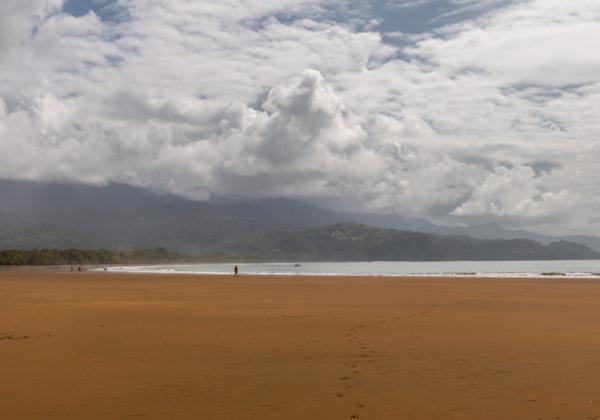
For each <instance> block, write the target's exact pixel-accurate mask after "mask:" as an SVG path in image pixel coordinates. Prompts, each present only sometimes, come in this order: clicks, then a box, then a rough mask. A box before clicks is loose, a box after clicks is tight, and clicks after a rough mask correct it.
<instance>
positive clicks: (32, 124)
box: [0, 0, 600, 233]
mask: <svg viewBox="0 0 600 420" xmlns="http://www.w3.org/2000/svg"><path fill="white" fill-rule="evenodd" d="M104 3H105V2H103V3H102V4H103V7H104ZM61 4H62V2H60V1H58V0H52V1H42V0H35V1H34V0H28V1H21V2H15V1H9V2H3V3H2V5H0V28H1V29H0V31H2V32H0V35H1V36H0V40H2V41H0V52H2V54H0V57H2V58H0V70H1V71H0V149H1V150H0V152H1V153H0V177H8V178H27V179H68V180H78V181H83V182H93V183H102V182H108V181H121V182H128V183H132V184H135V185H140V186H146V187H150V188H154V189H156V190H160V191H170V192H175V193H179V194H184V195H188V196H191V197H195V198H208V197H210V196H211V195H212V194H219V195H221V194H236V195H240V194H241V195H245V196H249V197H265V196H287V197H302V198H306V199H309V200H317V201H319V202H320V203H323V202H327V203H328V204H329V205H331V206H338V207H342V206H343V207H345V208H352V209H362V210H371V211H382V212H395V213H398V214H405V215H413V216H422V217H429V218H432V219H435V220H437V221H442V222H449V223H472V222H479V221H486V220H494V221H498V222H500V223H504V224H505V225H507V226H516V225H519V226H529V227H536V228H538V229H540V230H544V231H548V232H552V231H554V230H555V229H557V226H558V228H559V229H561V231H564V232H570V231H576V230H581V229H586V227H588V226H590V227H592V228H593V229H595V228H597V224H594V223H595V222H591V220H593V215H592V213H593V212H594V210H593V209H594V208H595V206H596V204H597V203H596V202H595V201H594V199H592V198H590V197H594V196H597V195H598V192H599V191H598V190H597V188H598V187H597V185H600V183H598V181H600V180H599V179H598V178H597V171H596V169H595V168H596V167H597V166H596V165H597V164H598V163H599V162H598V158H599V157H600V153H599V152H600V150H598V146H597V135H598V133H599V132H600V123H599V122H598V118H597V115H599V114H600V109H599V107H600V105H599V104H600V80H599V76H598V74H600V73H599V72H598V70H600V61H598V59H597V57H596V55H594V54H593V53H591V51H593V48H594V45H593V42H594V39H596V38H597V36H598V34H600V28H599V25H600V8H599V7H598V6H596V5H595V3H594V2H590V1H588V0H572V1H569V2H562V1H553V0H552V1H549V0H544V1H519V2H509V1H489V2H486V3H485V4H482V3H479V2H473V1H465V0H460V1H458V0H452V1H448V2H445V3H444V5H445V6H444V7H443V8H441V9H440V10H441V11H440V14H439V16H438V17H439V20H440V21H442V22H443V21H448V20H449V19H450V20H452V22H453V23H452V24H451V25H447V26H443V27H439V28H437V29H431V30H428V31H425V32H423V33H421V34H419V35H416V36H411V37H404V38H403V39H402V43H401V44H397V45H395V44H391V43H389V42H391V41H390V39H392V38H389V37H387V36H386V33H385V32H382V33H378V32H375V28H378V26H377V25H376V24H374V23H372V22H375V21H378V20H382V19H383V18H384V17H383V16H377V15H373V16H368V15H365V16H364V18H363V20H364V22H363V23H362V24H358V23H357V22H358V21H357V20H355V19H354V18H353V20H348V21H340V19H339V16H351V15H352V13H350V12H348V11H347V8H349V7H351V6H352V2H350V1H341V0H340V1H335V0H327V1H317V0H283V1H281V0H278V1H275V0H272V1H271V0H269V1H261V2H252V1H247V0H227V1H221V2H192V1H185V0H168V1H164V0H163V1H158V0H129V1H127V2H115V3H114V4H112V5H110V8H111V13H115V15H118V16H120V18H119V19H107V18H105V17H104V16H99V15H98V14H96V13H95V12H94V10H93V8H92V9H90V11H89V12H87V13H77V16H74V15H72V14H69V13H66V12H64V11H63V12H61ZM402 4H403V5H404V6H406V7H402V8H400V9H398V10H400V12H403V10H408V11H410V10H415V9H418V8H419V7H425V6H426V2H418V3H414V2H412V3H411V2H405V3H402ZM409 6H410V7H409ZM484 6H485V7H484ZM482 7H483V9H482ZM118 8H120V10H117V9H118ZM448 8H450V10H453V11H454V13H455V14H457V15H456V16H458V15H460V16H467V15H468V16H470V17H469V18H465V19H463V20H460V19H459V20H457V19H458V18H457V17H456V16H454V15H453V16H451V17H449V16H444V13H447V12H448V10H449V9H448ZM473 8H475V9H473ZM442 9H443V10H442ZM332 10H333V11H337V15H336V14H335V13H333V14H332ZM361 10H363V9H361ZM365 10H366V9H365ZM371 10H378V9H377V8H376V7H375V8H371ZM472 16H476V17H472ZM9 17H10V18H9ZM365 22H366V23H365ZM369 22H371V23H369ZM5 23H6V24H5ZM382 28H383V27H382ZM380 30H382V31H383V30H384V29H380ZM586 223H587V224H586ZM599 233H600V232H599Z"/></svg>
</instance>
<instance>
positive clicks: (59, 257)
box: [0, 247, 190, 266]
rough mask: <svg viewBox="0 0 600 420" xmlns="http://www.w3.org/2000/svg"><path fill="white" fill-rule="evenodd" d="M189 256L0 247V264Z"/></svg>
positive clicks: (160, 250)
mask: <svg viewBox="0 0 600 420" xmlns="http://www.w3.org/2000/svg"><path fill="white" fill-rule="evenodd" d="M189 260H190V257H189V256H187V255H184V254H179V253H176V252H172V251H169V250H168V249H166V248H162V247H161V248H151V249H137V250H133V251H109V250H103V249H100V250H91V249H76V248H69V249H33V250H26V251H25V250H17V249H7V250H0V265H4V266H7V265H17V266H18V265H84V264H93V265H96V264H100V265H102V264H106V265H109V264H150V263H152V264H159V263H173V262H188V261H189Z"/></svg>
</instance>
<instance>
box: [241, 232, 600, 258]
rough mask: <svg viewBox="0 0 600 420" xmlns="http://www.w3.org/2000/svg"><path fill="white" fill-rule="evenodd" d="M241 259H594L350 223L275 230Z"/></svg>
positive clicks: (559, 249) (572, 247)
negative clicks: (251, 257) (248, 257)
mask: <svg viewBox="0 0 600 420" xmlns="http://www.w3.org/2000/svg"><path fill="white" fill-rule="evenodd" d="M235 250H236V251H237V252H240V253H242V254H255V255H260V256H261V257H263V258H266V259H269V260H285V259H292V260H294V261H456V260H464V261H467V260H468V261H498V260H558V259H571V260H580V259H598V258H600V254H599V253H597V252H595V251H592V250H591V249H589V248H588V247H586V246H585V245H580V244H575V243H571V242H567V241H558V242H553V243H551V244H549V245H542V244H540V243H539V242H535V241H532V240H530V239H511V240H502V239H498V240H485V239H474V238H470V237H468V236H452V235H449V236H446V235H436V234H428V233H422V232H410V231H400V230H396V229H380V228H373V227H369V226H364V225H360V224H355V223H340V224H336V225H333V226H326V227H320V228H312V229H307V230H302V231H295V232H294V231H277V232H271V233H268V234H267V235H266V236H265V237H264V238H261V239H259V240H254V241H252V242H247V243H245V244H240V245H238V246H237V247H236V248H235Z"/></svg>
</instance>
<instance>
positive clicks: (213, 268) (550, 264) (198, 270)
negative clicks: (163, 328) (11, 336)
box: [100, 260, 600, 278]
mask: <svg viewBox="0 0 600 420" xmlns="http://www.w3.org/2000/svg"><path fill="white" fill-rule="evenodd" d="M235 265H237V266H238V267H239V270H240V274H241V275H244V274H261V275H290V276H297V275H325V276H333V275H347V276H417V277H420V276H422V277H524V278H529V277H534V278H535V277H551V278H600V260H584V261H580V260H578V261H444V262H405V261H393V262H391V261H373V262H288V263H236V262H231V263H218V264H217V263H214V264H213V263H211V264H181V265H144V266H124V267H108V268H107V271H109V272H118V273H155V274H213V275H232V274H233V267H234V266H235ZM100 270H102V269H100Z"/></svg>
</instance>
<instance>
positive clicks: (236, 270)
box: [233, 265, 239, 277]
mask: <svg viewBox="0 0 600 420" xmlns="http://www.w3.org/2000/svg"><path fill="white" fill-rule="evenodd" d="M238 271H239V270H238V266H237V265H236V266H235V267H233V277H237V276H238Z"/></svg>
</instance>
